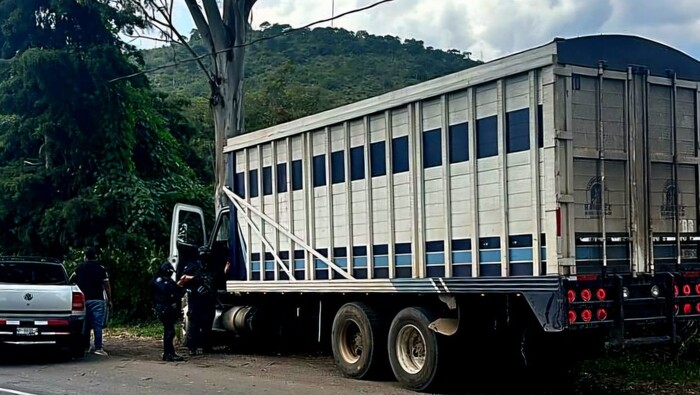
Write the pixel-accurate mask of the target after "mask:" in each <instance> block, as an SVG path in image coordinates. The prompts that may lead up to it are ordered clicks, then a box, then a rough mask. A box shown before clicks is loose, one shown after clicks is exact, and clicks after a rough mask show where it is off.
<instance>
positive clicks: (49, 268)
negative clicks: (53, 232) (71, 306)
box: [0, 262, 68, 285]
mask: <svg viewBox="0 0 700 395" xmlns="http://www.w3.org/2000/svg"><path fill="white" fill-rule="evenodd" d="M0 283H11V284H41V285H63V284H67V283H68V279H67V278H66V272H65V270H63V266H61V265H57V264H55V263H39V262H0Z"/></svg>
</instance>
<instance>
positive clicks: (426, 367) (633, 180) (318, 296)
mask: <svg viewBox="0 0 700 395" xmlns="http://www.w3.org/2000/svg"><path fill="white" fill-rule="evenodd" d="M699 81H700V62H698V60H696V59H693V58H691V57H690V56H688V55H686V54H684V53H682V52H680V51H678V50H676V49H673V48H670V47H668V46H665V45H662V44H660V43H657V42H653V41H650V40H647V39H644V38H641V37H635V36H623V35H598V36H588V37H579V38H572V39H555V40H553V41H552V42H550V43H548V44H545V45H542V46H540V47H537V48H533V49H530V50H527V51H524V52H520V53H517V54H513V55H510V56H506V57H504V58H501V59H497V60H494V61H491V62H488V63H485V64H483V65H480V66H477V67H473V68H470V69H467V70H464V71H461V72H458V73H455V74H451V75H448V76H445V77H441V78H437V79H434V80H431V81H427V82H424V83H421V84H418V85H415V86H411V87H408V88H404V89H400V90H397V91H394V92H390V93H387V94H384V95H381V96H377V97H373V98H370V99H367V100H363V101H360V102H357V103H353V104H349V105H346V106H343V107H339V108H336V109H332V110H329V111H325V112H322V113H320V114H316V115H312V116H308V117H305V118H302V119H298V120H295V121H292V122H288V123H285V124H281V125H277V126H274V127H270V128H267V129H264V130H258V131H255V132H252V133H248V134H244V135H241V136H237V137H234V138H231V139H229V140H228V142H227V144H226V146H225V147H224V148H223V150H224V153H225V158H226V161H227V163H226V165H227V168H228V185H227V187H226V189H225V193H226V196H228V197H229V199H230V206H229V207H226V208H225V209H224V210H222V211H221V212H220V213H218V216H217V220H216V224H215V227H214V231H213V233H212V236H211V238H210V241H208V242H207V236H206V232H205V230H204V220H203V216H202V212H201V210H199V209H197V208H195V207H192V206H186V205H178V206H177V207H176V208H175V211H174V214H173V235H172V243H171V259H172V260H173V262H174V263H176V264H177V263H178V262H180V261H182V260H183V259H195V251H196V248H195V247H197V246H199V245H206V246H208V251H209V254H208V255H207V257H206V259H208V260H209V261H210V267H212V268H214V269H213V270H214V271H215V273H216V276H217V279H218V284H219V285H220V288H221V294H220V296H221V298H220V299H221V303H222V305H221V306H219V314H217V318H216V322H215V324H214V326H215V328H218V329H219V330H222V331H223V330H225V331H230V332H233V333H234V334H235V335H236V336H243V337H245V336H248V335H249V334H251V332H256V331H264V330H265V329H266V328H269V327H274V328H281V327H285V326H289V325H293V324H294V323H298V322H306V323H307V324H309V323H311V326H310V327H311V328H313V331H314V332H315V334H314V336H317V338H318V341H321V342H326V343H330V345H331V348H332V352H333V355H334V358H335V361H336V363H337V365H338V368H339V369H340V370H341V371H342V372H343V373H344V374H345V375H347V376H350V377H355V378H358V379H365V378H369V377H373V374H375V373H376V372H378V371H380V370H381V369H382V368H383V367H384V366H390V367H391V370H392V371H393V373H394V375H395V377H396V379H397V380H399V381H400V382H401V383H402V384H403V385H405V386H406V387H408V388H411V389H415V390H426V389H428V388H430V387H431V386H433V385H435V384H438V383H440V380H441V379H440V378H439V377H440V375H442V374H444V373H445V372H447V371H448V370H449V368H454V367H455V366H466V364H469V363H473V364H480V361H481V359H479V358H480V355H485V356H489V355H490V356H493V355H497V358H499V359H500V360H501V361H502V362H503V363H505V362H508V363H509V365H508V366H527V367H528V368H532V369H537V368H542V369H544V370H548V369H549V370H550V371H552V370H554V369H556V368H557V367H560V366H563V365H564V364H563V363H562V361H563V360H564V359H567V358H569V357H574V356H577V355H578V354H579V353H580V352H581V351H584V350H592V349H600V348H602V346H604V345H613V346H617V347H625V346H627V345H631V344H639V343H668V344H671V345H678V344H680V343H681V342H682V341H683V339H684V336H685V335H686V333H688V331H689V330H690V329H693V328H697V323H698V318H700V278H699V277H698V276H699V275H700V265H698V245H699V244H700V237H699V233H698V195H699V193H698V188H699V187H698V172H699V168H700V164H699V159H698V153H699V149H698V140H699V139H698V131H699V130H700V127H699V125H700V118H699V117H698V112H699V107H698V106H699V103H700V101H699V100H698V98H699V95H700V83H699ZM183 224H186V225H187V226H186V227H185V226H183ZM177 233H179V238H178V235H177ZM227 261H228V262H229V263H230V266H231V270H229V271H228V272H227V273H226V274H224V270H223V267H224V265H225V264H226V262H227ZM180 266H182V265H181V264H180ZM263 317H266V318H263ZM275 330H276V329H275ZM261 333H262V332H261ZM251 335H252V334H251ZM458 339H459V341H458ZM556 347H568V348H559V349H557V348H556ZM479 352H481V353H482V354H479ZM455 355H458V356H460V359H459V360H457V361H459V362H454V361H450V358H451V357H452V356H455ZM469 361H471V362H469ZM462 371H463V373H461V374H465V373H466V372H470V370H469V369H467V370H462Z"/></svg>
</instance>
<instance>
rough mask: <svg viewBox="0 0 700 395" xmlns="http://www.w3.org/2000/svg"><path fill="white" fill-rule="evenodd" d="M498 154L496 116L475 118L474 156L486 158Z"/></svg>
mask: <svg viewBox="0 0 700 395" xmlns="http://www.w3.org/2000/svg"><path fill="white" fill-rule="evenodd" d="M496 155H498V117H497V116H495V115H494V116H491V117H486V118H482V119H477V120H476V157H477V158H479V159H480V158H488V157H490V156H496Z"/></svg>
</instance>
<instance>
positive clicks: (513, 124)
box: [506, 108, 530, 153]
mask: <svg viewBox="0 0 700 395" xmlns="http://www.w3.org/2000/svg"><path fill="white" fill-rule="evenodd" d="M529 149H530V109H529V108H524V109H522V110H516V111H511V112H509V113H507V114H506V152H507V153H511V152H520V151H527V150H529Z"/></svg>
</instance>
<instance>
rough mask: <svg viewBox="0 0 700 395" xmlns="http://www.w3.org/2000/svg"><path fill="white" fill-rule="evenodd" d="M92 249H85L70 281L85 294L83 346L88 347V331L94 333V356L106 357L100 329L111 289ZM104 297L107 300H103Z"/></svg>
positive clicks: (109, 301) (107, 278) (110, 304)
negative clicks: (83, 255) (83, 257)
mask: <svg viewBox="0 0 700 395" xmlns="http://www.w3.org/2000/svg"><path fill="white" fill-rule="evenodd" d="M96 259H97V253H96V252H95V249H94V248H93V247H88V248H86V249H85V261H84V262H83V263H81V264H80V265H78V267H77V268H76V269H75V273H74V274H73V276H71V281H72V282H73V283H75V284H76V285H78V287H80V290H81V291H83V294H85V313H86V317H85V338H86V339H85V344H86V346H89V345H90V331H91V330H93V331H94V333H95V354H97V355H101V356H105V357H106V356H107V353H106V352H105V351H104V349H103V348H102V346H103V344H102V327H103V325H104V319H105V309H106V307H107V305H109V309H110V310H112V289H111V287H110V285H109V277H108V276H107V271H106V270H105V268H104V267H103V266H102V265H100V264H99V262H97V260H96ZM105 297H106V298H107V299H106V300H105Z"/></svg>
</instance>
